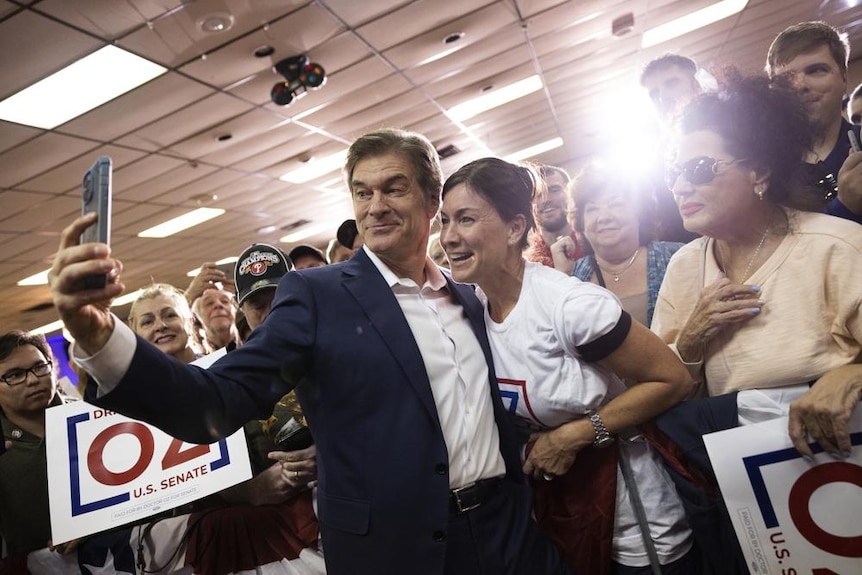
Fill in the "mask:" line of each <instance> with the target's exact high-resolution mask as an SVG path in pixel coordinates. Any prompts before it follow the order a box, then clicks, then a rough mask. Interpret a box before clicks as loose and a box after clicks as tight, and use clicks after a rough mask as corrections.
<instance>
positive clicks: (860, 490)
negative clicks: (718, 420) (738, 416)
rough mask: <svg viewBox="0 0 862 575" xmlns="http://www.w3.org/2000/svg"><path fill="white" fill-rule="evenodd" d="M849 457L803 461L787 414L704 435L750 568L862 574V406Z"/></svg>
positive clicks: (778, 573)
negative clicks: (794, 441)
mask: <svg viewBox="0 0 862 575" xmlns="http://www.w3.org/2000/svg"><path fill="white" fill-rule="evenodd" d="M850 429H851V432H852V433H851V441H852V443H853V450H852V453H851V456H850V457H849V458H848V459H838V458H834V457H832V456H830V455H827V454H826V453H824V452H823V451H822V450H821V449H820V447H819V446H818V445H816V444H812V449H813V450H814V451H815V456H814V460H813V462H812V463H808V462H806V461H805V460H803V459H802V457H801V456H800V455H799V453H798V452H797V451H796V449H794V448H793V445H792V444H791V442H790V438H789V436H788V435H787V418H786V417H781V418H778V419H774V420H772V421H767V422H764V423H758V424H755V425H747V426H743V427H738V428H736V429H731V430H728V431H721V432H718V433H711V434H708V435H704V437H703V439H704V442H705V443H706V448H707V451H708V452H709V457H710V459H711V461H712V465H713V468H714V469H715V474H716V477H717V478H718V483H719V486H720V487H721V492H722V495H723V496H724V501H725V503H726V505H727V509H728V512H729V513H730V518H731V521H732V522H733V526H734V529H735V530H736V535H737V537H738V538H739V541H740V545H741V546H742V551H743V553H744V554H745V559H746V562H747V564H748V567H749V569H750V571H751V573H754V574H756V575H764V574H765V575H802V574H805V575H809V574H811V575H838V574H841V575H844V574H850V573H862V447H860V445H862V408H857V409H856V411H855V412H854V414H853V418H852V419H851V425H850Z"/></svg>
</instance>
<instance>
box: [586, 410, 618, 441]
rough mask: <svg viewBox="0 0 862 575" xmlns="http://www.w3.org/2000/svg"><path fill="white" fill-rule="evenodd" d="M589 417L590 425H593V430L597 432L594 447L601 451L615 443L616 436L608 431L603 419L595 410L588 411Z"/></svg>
mask: <svg viewBox="0 0 862 575" xmlns="http://www.w3.org/2000/svg"><path fill="white" fill-rule="evenodd" d="M587 416H588V417H589V418H590V423H592V424H593V429H594V430H595V431H596V438H595V439H594V440H593V447H597V448H599V449H601V448H603V447H608V446H609V445H610V444H612V443H613V442H614V436H613V435H611V433H610V432H609V431H608V430H607V428H606V427H605V424H604V423H602V417H601V416H600V415H599V414H598V412H596V411H595V410H592V409H591V410H589V411H587Z"/></svg>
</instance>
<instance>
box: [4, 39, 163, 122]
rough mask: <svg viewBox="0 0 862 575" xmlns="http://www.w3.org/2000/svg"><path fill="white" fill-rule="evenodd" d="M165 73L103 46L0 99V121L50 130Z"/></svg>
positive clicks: (160, 69) (144, 61) (135, 58)
mask: <svg viewBox="0 0 862 575" xmlns="http://www.w3.org/2000/svg"><path fill="white" fill-rule="evenodd" d="M165 72H167V69H166V68H164V67H162V66H159V65H158V64H155V63H153V62H150V61H149V60H145V59H144V58H141V57H140V56H135V55H134V54H132V53H131V52H126V51H125V50H122V49H120V48H117V47H116V46H105V47H104V48H102V49H100V50H97V51H95V52H93V53H92V54H90V55H89V56H85V57H84V58H81V59H80V60H78V61H77V62H74V63H72V64H70V65H68V66H66V67H65V68H63V69H62V70H60V71H58V72H55V73H54V74H52V75H50V76H48V77H47V78H45V79H44V80H40V81H39V82H36V83H35V84H33V85H32V86H30V87H28V88H25V89H24V90H21V91H20V92H18V93H17V94H14V95H12V96H10V97H8V98H6V99H5V100H3V101H2V102H0V120H6V121H8V122H15V123H16V124H25V125H27V126H34V127H36V128H44V129H46V130H50V129H51V128H54V127H56V126H59V125H60V124H64V123H66V122H68V121H69V120H71V119H72V118H76V117H78V116H80V115H81V114H83V113H84V112H89V111H90V110H92V109H93V108H96V107H98V106H101V105H102V104H104V103H105V102H107V101H109V100H113V99H114V98H116V97H117V96H120V95H122V94H125V93H126V92H128V91H129V90H132V89H134V88H137V87H138V86H140V85H141V84H145V83H146V82H149V81H150V80H152V79H153V78H155V77H156V76H160V75H162V74H164V73H165Z"/></svg>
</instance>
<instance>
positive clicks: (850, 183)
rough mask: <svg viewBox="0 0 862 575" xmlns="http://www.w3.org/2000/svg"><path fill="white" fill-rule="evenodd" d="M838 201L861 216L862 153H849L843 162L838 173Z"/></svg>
mask: <svg viewBox="0 0 862 575" xmlns="http://www.w3.org/2000/svg"><path fill="white" fill-rule="evenodd" d="M841 137H846V134H844V135H843V136H841ZM838 199H839V200H840V201H841V203H842V204H844V205H845V206H846V207H847V209H848V210H850V211H851V212H853V213H854V214H856V215H857V216H862V152H852V151H851V152H850V155H849V156H847V159H846V160H844V164H843V165H842V166H841V170H839V172H838Z"/></svg>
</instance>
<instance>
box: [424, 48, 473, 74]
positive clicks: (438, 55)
mask: <svg viewBox="0 0 862 575" xmlns="http://www.w3.org/2000/svg"><path fill="white" fill-rule="evenodd" d="M465 46H466V44H461V45H460V46H453V47H451V48H448V49H446V50H443V51H442V52H437V53H436V54H434V55H433V56H429V57H427V58H425V59H424V60H422V61H421V62H419V63H418V64H416V67H417V68H418V67H419V66H424V65H425V64H430V63H431V62H436V61H437V60H442V59H443V58H445V57H446V56H448V55H449V54H454V53H455V52H457V51H458V50H460V49H461V48H464V47H465Z"/></svg>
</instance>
